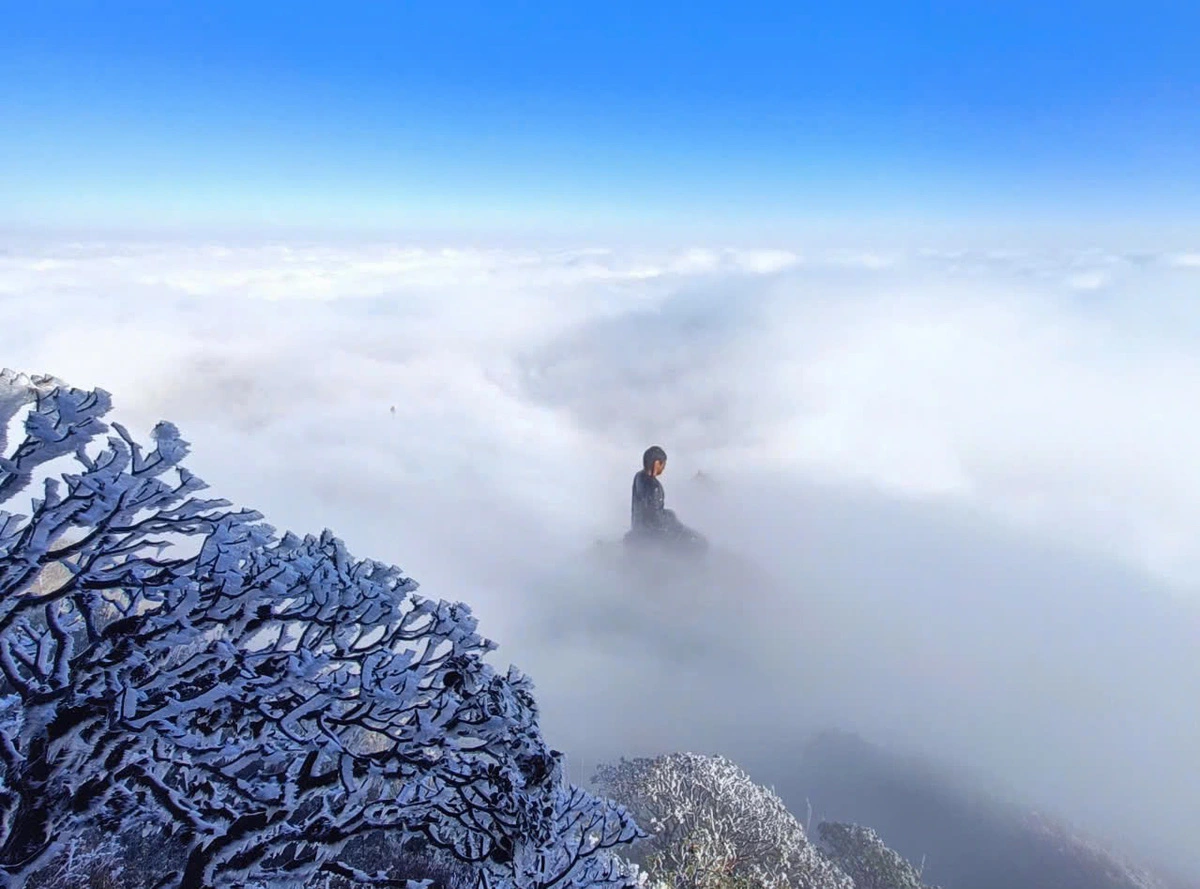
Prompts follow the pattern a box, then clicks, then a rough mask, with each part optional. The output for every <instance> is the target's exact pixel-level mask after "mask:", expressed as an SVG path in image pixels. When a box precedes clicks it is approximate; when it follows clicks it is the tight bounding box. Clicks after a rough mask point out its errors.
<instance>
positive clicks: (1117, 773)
mask: <svg viewBox="0 0 1200 889" xmlns="http://www.w3.org/2000/svg"><path fill="white" fill-rule="evenodd" d="M6 16H7V20H8V22H9V23H10V24H11V27H8V28H7V29H6V30H5V31H4V33H3V34H0V194H2V195H3V196H4V199H3V200H0V231H2V232H3V233H4V234H3V235H2V236H0V305H2V306H3V317H4V318H5V324H4V325H2V326H0V365H3V366H9V367H14V368H16V369H18V370H23V371H28V372H49V373H53V374H55V375H58V376H60V377H62V378H64V379H66V380H67V381H68V382H70V383H71V384H73V385H77V386H81V387H96V386H100V387H103V388H105V389H108V390H109V391H111V392H112V393H113V394H114V397H115V401H116V404H117V414H118V416H119V417H120V418H121V419H123V420H124V421H125V422H127V423H128V425H129V426H130V427H131V428H132V429H133V430H135V431H136V432H137V433H138V434H141V435H144V434H145V433H146V431H148V429H149V428H150V426H151V425H152V424H153V423H154V422H155V421H157V420H159V419H164V418H165V419H170V420H172V421H173V422H175V423H177V424H178V425H179V426H180V428H181V430H182V432H183V434H184V437H185V438H187V439H188V440H189V441H191V442H192V443H193V446H194V451H193V456H192V457H191V458H190V459H189V461H188V464H189V466H190V467H191V468H192V469H193V470H194V471H196V472H197V473H198V474H199V475H200V476H201V477H203V478H205V479H206V480H207V481H209V482H210V483H211V484H212V486H213V489H214V491H215V492H216V493H218V494H220V495H222V496H227V497H230V498H232V499H234V500H235V501H237V502H240V503H244V504H246V505H249V506H253V507H255V508H257V509H260V510H262V511H263V512H264V513H265V514H266V515H267V518H268V520H269V521H271V522H272V523H273V524H275V525H276V526H278V527H280V528H288V529H291V530H294V531H298V532H304V531H317V530H319V529H321V528H324V527H330V528H332V529H333V530H334V531H335V532H336V533H337V534H338V535H339V536H340V537H342V538H343V539H344V540H346V542H347V543H348V545H349V547H350V549H351V551H352V552H354V553H355V554H357V555H364V556H372V557H375V558H381V559H385V560H387V561H390V562H394V563H396V564H399V565H401V566H402V567H403V568H405V569H406V570H407V571H410V572H411V573H412V574H413V576H414V577H415V578H416V579H417V580H418V581H420V582H421V584H422V587H423V589H424V591H425V592H426V593H427V594H429V595H432V596H438V597H445V598H449V599H457V600H462V601H465V602H467V603H469V604H470V605H471V606H472V607H473V608H474V609H475V610H476V612H477V613H478V614H479V615H480V619H481V623H482V627H483V629H484V632H485V633H486V634H487V635H489V636H490V637H492V638H494V639H496V640H497V641H498V642H499V643H500V645H501V649H500V651H499V652H498V659H499V660H501V661H504V662H508V661H511V662H514V663H516V664H518V665H519V666H521V667H522V668H524V669H526V670H527V671H528V672H529V673H530V674H531V675H532V677H533V679H534V680H535V682H536V684H537V687H538V694H539V702H540V703H541V706H542V708H543V717H544V723H545V726H546V731H547V733H548V736H549V737H550V739H551V741H552V743H555V744H556V745H558V746H560V747H562V748H563V749H565V750H567V751H568V752H569V753H570V754H571V756H572V757H573V759H574V760H575V761H580V762H582V763H584V764H586V763H589V762H590V763H594V762H595V760H596V759H597V758H602V757H611V756H615V755H621V754H627V755H633V754H638V753H642V752H657V751H661V750H668V749H688V748H691V749H700V750H705V751H714V752H716V751H719V752H726V753H728V754H729V755H731V756H734V757H735V758H739V759H742V760H744V761H746V762H747V763H752V764H753V767H754V769H755V773H756V777H758V776H761V779H762V780H764V781H766V780H774V781H778V780H779V778H780V777H782V776H785V775H786V771H787V768H788V763H789V757H791V756H794V755H797V750H798V748H799V745H800V744H801V743H802V741H803V740H804V736H805V734H806V733H807V732H809V731H812V730H814V729H820V728H824V727H826V726H830V725H836V726H839V727H843V728H848V729H852V730H859V731H861V732H862V733H863V734H864V735H865V736H866V737H868V738H869V739H871V740H875V741H879V742H881V743H885V744H888V745H892V746H895V747H897V748H901V749H907V750H915V751H920V752H924V753H927V754H929V755H931V756H933V757H935V758H937V759H938V760H939V761H941V762H945V763H947V764H949V765H952V766H954V767H956V768H962V769H966V770H969V771H971V772H973V773H975V774H978V775H980V776H981V780H983V781H985V782H987V783H988V784H989V785H990V786H991V787H992V788H994V789H996V790H998V791H999V792H1002V793H1005V794H1008V795H1011V796H1012V797H1014V798H1017V799H1020V800H1022V801H1025V802H1027V803H1029V804H1030V805H1037V806H1041V807H1045V808H1048V809H1052V810H1055V811H1058V812H1061V813H1062V814H1064V815H1065V816H1067V817H1069V818H1071V819H1073V820H1075V821H1076V822H1078V823H1079V824H1081V825H1083V826H1085V827H1088V828H1089V829H1094V830H1097V831H1100V832H1102V833H1106V834H1108V835H1110V836H1113V837H1115V838H1116V839H1118V840H1120V841H1122V842H1123V843H1126V844H1127V845H1128V846H1129V847H1131V848H1132V849H1133V850H1134V851H1137V852H1140V853H1141V854H1144V855H1146V856H1149V857H1159V858H1162V859H1163V860H1167V861H1169V862H1170V863H1172V864H1174V865H1178V866H1181V867H1185V868H1189V869H1191V870H1192V871H1193V872H1195V873H1200V860H1198V859H1197V857H1196V853H1195V850H1194V842H1193V838H1194V836H1195V835H1196V834H1197V832H1198V831H1200V820H1198V818H1200V816H1198V815H1197V812H1196V810H1195V807H1194V805H1193V802H1194V800H1195V799H1196V798H1198V797H1200V784H1197V778H1196V771H1195V769H1194V767H1193V761H1194V751H1195V750H1196V749H1197V747H1198V742H1200V736H1198V735H1197V732H1198V728H1197V720H1195V719H1194V717H1193V713H1194V711H1193V709H1192V708H1193V707H1194V703H1195V701H1196V700H1197V699H1198V695H1197V692H1200V665H1198V664H1197V662H1196V660H1195V658H1194V657H1193V649H1194V644H1193V640H1194V639H1195V630H1196V629H1197V627H1196V611H1195V607H1196V604H1197V602H1198V601H1200V597H1198V591H1200V561H1198V560H1197V558H1196V555H1195V547H1194V545H1193V534H1194V529H1195V528H1196V527H1197V524H1198V523H1200V470H1198V469H1197V465H1198V464H1197V462H1196V460H1195V458H1194V455H1195V454H1196V453H1198V452H1200V422H1197V421H1196V419H1195V412H1194V411H1193V410H1192V405H1194V404H1196V403H1197V399H1198V398H1200V358H1198V357H1197V356H1200V306H1198V305H1197V304H1196V301H1195V298H1194V297H1195V293H1196V288H1197V285H1198V283H1200V227H1198V224H1197V222H1196V216H1195V208H1196V206H1197V201H1196V198H1197V188H1198V185H1197V183H1198V182H1200V180H1198V179H1197V177H1196V176H1195V175H1194V174H1195V170H1196V169H1200V166H1198V165H1197V161H1198V160H1200V147H1198V146H1200V139H1198V138H1197V137H1198V136H1200V132H1198V131H1200V120H1198V117H1197V114H1196V112H1195V108H1196V107H1197V106H1196V104H1195V102H1194V99H1195V96H1196V93H1197V87H1198V86H1200V59H1198V55H1197V54H1196V53H1194V52H1193V51H1192V49H1193V46H1192V42H1193V38H1192V37H1191V36H1190V35H1192V34H1194V33H1196V32H1197V28H1196V25H1197V24H1200V18H1198V16H1200V13H1197V12H1194V11H1189V10H1186V9H1182V8H1178V7H1170V8H1168V7H1166V6H1165V5H1164V6H1163V7H1162V8H1156V7H1155V5H1154V4H1149V5H1147V4H1140V5H1139V6H1137V7H1136V8H1135V7H1132V6H1129V7H1128V8H1120V7H1118V6H1116V5H1106V6H1101V7H1097V6H1096V5H1090V6H1088V7H1084V6H1082V5H1078V6H1074V5H1065V6H1062V5H1060V6H1058V7H1056V8H1055V9H1053V10H1049V9H1045V8H1042V7H1040V6H1037V5H1034V4H1032V3H1028V4H1027V3H1016V4H1007V5H1005V6H1004V7H1003V8H1002V9H1001V8H1000V7H996V8H995V9H988V10H976V11H974V12H970V13H968V12H965V11H957V12H949V11H942V12H940V13H937V14H935V13H933V12H917V11H914V10H912V9H909V8H903V7H902V6H901V5H900V4H893V5H888V4H881V3H879V4H870V5H865V6H863V5H860V6H859V7H850V6H842V7H839V8H838V9H837V10H836V11H835V10H823V11H812V10H809V11H796V10H795V9H793V8H792V6H791V5H784V4H779V5H778V6H771V5H764V4H750V5H745V4H743V5H741V6H738V7H736V8H735V7H732V6H730V7H727V8H726V7H721V6H718V5H715V4H700V5H696V4H693V5H691V6H688V7H686V9H685V8H684V7H682V6H681V7H678V8H671V7H670V6H667V5H661V6H658V7H656V8H655V9H653V10H647V9H644V8H638V7H634V6H632V5H629V6H622V5H621V4H616V5H614V4H606V5H604V6H600V5H590V6H589V5H587V4H571V5H570V7H569V9H568V8H566V7H563V8H555V9H554V10H534V9H525V10H523V11H518V10H516V9H509V10H503V11H501V10H500V9H499V7H496V6H495V5H492V4H488V5H485V4H457V5H448V4H436V5H435V4H417V5H410V6H408V7H405V9H404V11H399V10H398V8H388V9H385V8H384V7H383V6H380V5H368V4H350V5H343V6H341V7H339V8H338V10H337V11H336V12H333V11H330V10H328V9H318V8H316V7H315V6H314V7H307V8H306V7H304V6H295V5H291V6H287V7H284V6H283V5H282V4H266V3H245V4H236V5H235V4H232V3H228V4H226V3H213V4H205V6H204V8H203V10H202V11H201V10H199V9H191V10H184V9H176V10H173V11H169V12H168V11H161V10H160V11H156V12H153V13H151V12H149V11H147V9H146V8H145V7H142V6H135V5H131V4H105V5H104V6H103V7H101V6H98V5H93V4H86V3H78V2H77V3H66V2H62V3H54V2H50V3H45V4H39V5H36V6H32V5H27V6H24V7H21V8H19V9H13V10H11V11H8V12H7V13H6ZM650 443H660V444H662V445H664V446H665V447H666V448H667V450H668V452H669V454H670V455H671V460H670V466H669V470H668V475H667V477H666V479H665V483H666V487H667V496H668V501H669V504H670V505H673V506H675V507H676V508H678V509H679V511H680V513H681V515H682V516H683V517H684V519H685V520H686V521H688V522H689V523H691V524H694V525H696V526H697V527H699V528H700V529H701V530H703V531H704V532H705V533H706V534H708V536H709V537H710V538H712V539H713V541H714V542H715V543H717V544H718V545H719V546H720V547H721V550H722V552H723V553H724V555H723V556H722V558H723V559H725V561H722V562H721V563H720V564H721V568H722V571H723V572H724V573H723V574H722V575H721V583H719V584H718V583H715V582H705V583H701V584H698V585H697V586H696V588H692V587H691V586H689V585H687V584H685V583H682V582H678V583H676V584H674V585H673V586H668V587H666V588H664V589H663V590H647V589H645V588H643V587H639V586H638V584H637V583H630V582H629V581H628V578H626V577H623V576H621V575H619V574H614V573H613V571H612V570H611V566H608V567H606V566H605V565H603V564H602V563H597V562H596V561H595V560H594V559H593V558H592V555H593V553H592V552H591V545H592V544H593V542H594V541H595V540H597V539H611V538H613V537H616V536H619V534H620V533H621V532H622V531H623V530H624V527H625V523H626V522H627V520H628V485H629V481H630V477H631V476H632V473H633V471H634V470H635V469H636V467H637V461H638V456H639V455H640V453H641V451H642V449H643V448H644V447H645V446H646V445H648V444H650ZM698 470H703V471H704V472H705V473H706V474H707V475H709V476H710V478H711V479H712V486H704V485H700V484H696V483H693V482H692V481H691V477H692V476H693V475H694V474H695V472H696V471H698ZM736 565H742V566H745V575H744V577H745V578H746V583H745V584H744V587H741V588H740V587H739V584H738V583H737V578H739V577H741V576H742V575H737V574H734V573H733V571H734V566H736ZM659 592H661V595H660V596H658V597H657V598H655V597H654V596H653V595H649V593H659ZM738 609H740V610H742V611H744V612H745V615H744V617H741V618H737V619H735V618H733V617H732V616H731V615H733V613H734V611H735V610H738Z"/></svg>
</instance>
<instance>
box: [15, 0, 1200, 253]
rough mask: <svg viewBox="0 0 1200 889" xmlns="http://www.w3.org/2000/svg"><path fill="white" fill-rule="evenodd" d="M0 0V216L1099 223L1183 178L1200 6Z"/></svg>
mask: <svg viewBox="0 0 1200 889" xmlns="http://www.w3.org/2000/svg"><path fill="white" fill-rule="evenodd" d="M1047 7H1050V8H1047ZM4 20H5V28H4V29H3V30H0V193H2V194H4V195H5V198H4V199H3V200H2V201H0V224H3V225H6V226H10V227H11V226H22V225H36V226H42V227H85V228H86V227H95V228H104V227H133V228H149V229H154V228H159V229H164V230H165V229H182V230H186V229H189V228H197V229H199V228H213V227H215V228H221V227H232V228H239V229H243V230H255V229H262V230H268V231H269V230H275V229H288V228H298V227H308V228H317V229H320V228H326V229H331V230H336V229H377V230H388V229H395V228H405V229H409V230H420V229H421V228H422V227H424V228H427V229H429V230H431V231H432V230H447V231H449V230H455V229H459V230H464V231H469V230H480V231H482V230H491V231H504V230H511V231H528V232H537V231H539V230H540V231H545V232H561V231H574V230H577V231H580V232H600V231H617V230H639V231H649V230H654V229H660V230H676V231H679V232H694V233H698V234H699V233H708V234H715V233H720V234H724V235H734V234H737V233H739V232H743V233H757V234H761V233H772V232H773V233H785V232H790V231H799V230H801V229H803V228H804V227H805V226H814V225H815V226H818V227H819V226H822V225H862V226H870V225H877V226H880V227H883V228H885V229H886V228H888V227H889V226H891V227H906V226H909V227H911V226H921V225H942V226H951V227H953V226H972V225H989V224H995V225H997V226H1004V225H1009V226H1017V227H1020V226H1026V225H1028V226H1037V225H1043V224H1048V223H1054V224H1061V225H1065V226H1068V227H1069V226H1079V227H1084V228H1088V227H1093V228H1097V229H1102V228H1104V227H1106V226H1125V227H1131V226H1132V227H1134V228H1136V227H1138V226H1143V227H1155V226H1168V227H1169V226H1173V225H1174V226H1184V227H1186V226H1188V225H1189V224H1190V222H1191V217H1193V216H1194V215H1195V209H1196V207H1197V206H1200V200H1198V199H1200V185H1198V183H1200V176H1198V175H1197V173H1198V171H1200V110H1198V109H1200V37H1198V36H1197V35H1200V9H1197V8H1196V5H1195V4H1184V3H1179V4H1175V5H1165V4H1155V3H1140V4H1136V5H1135V4H1113V3H1088V4H1083V3H1059V4H1045V3H1029V2H1023V0H1021V2H1009V3H986V4H985V3H971V4H968V3H958V4H946V5H944V6H938V5H930V4H917V3H905V4H902V3H858V4H848V3H846V4H834V3H829V4H821V5H815V4H814V5H809V4H800V3H740V4H717V3H711V2H694V3H690V4H662V3H659V4H650V3H623V2H608V3H585V2H573V3H561V4H560V3H540V4H534V3H486V4H485V3H461V2H437V3H432V2H429V3H424V2H418V3H398V2H396V3H382V2H375V3H356V2H345V3H338V4H332V3H326V4H306V3H263V2H241V3H226V2H207V3H186V4H182V3H181V4H167V3H148V2H147V3H139V4H133V3H99V2H88V3H85V2H69V3H68V2H54V0H47V2H40V3H20V4H17V3H10V4H7V5H6V8H5V10H4Z"/></svg>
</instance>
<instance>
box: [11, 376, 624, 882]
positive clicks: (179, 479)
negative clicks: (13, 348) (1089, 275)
mask: <svg viewBox="0 0 1200 889" xmlns="http://www.w3.org/2000/svg"><path fill="white" fill-rule="evenodd" d="M109 409H110V398H109V396H108V394H107V393H105V392H103V391H99V390H98V391H95V392H87V391H81V390H77V389H72V388H69V387H67V386H65V385H64V384H61V383H60V382H59V381H57V380H53V379H51V378H45V377H43V378H35V379H30V378H28V377H25V376H22V375H18V374H15V373H13V372H11V371H5V372H4V373H3V374H2V375H0V506H3V507H5V508H8V507H9V505H10V504H11V503H12V502H13V501H14V500H15V499H16V498H17V497H18V496H19V495H20V494H21V492H23V491H24V490H26V489H27V488H28V487H29V486H30V485H31V484H32V483H33V482H34V480H35V478H37V479H39V480H40V483H41V488H42V494H41V496H40V497H35V498H32V499H31V500H29V501H27V504H28V510H27V513H25V514H15V513H10V512H6V511H2V510H0V674H2V676H3V680H4V683H3V684H4V688H2V689H0V692H4V693H6V694H7V695H8V696H9V697H8V698H7V699H6V701H5V703H4V704H3V705H2V706H0V885H4V886H7V887H20V886H22V885H23V883H24V881H25V879H26V878H27V877H28V875H29V874H30V873H32V872H34V871H35V870H36V869H37V868H38V867H39V866H40V865H42V864H43V863H45V862H46V861H48V860H50V859H51V858H52V857H54V855H55V853H57V852H59V851H60V850H62V849H63V848H64V844H66V843H69V842H70V840H71V839H72V838H73V837H75V836H78V835H79V832H80V831H81V829H82V828H83V827H85V826H86V825H89V824H101V825H103V824H113V825H116V824H120V825H121V826H122V827H124V828H126V829H129V828H130V827H131V826H137V827H140V828H142V829H144V830H148V831H165V832H166V833H167V834H168V835H170V836H171V837H173V838H174V839H175V840H176V841H178V842H179V843H180V844H181V846H182V848H183V849H184V850H186V851H185V854H184V859H183V861H182V862H181V865H180V867H179V869H178V871H179V872H178V873H176V874H174V875H173V876H172V878H171V879H170V881H169V882H170V883H171V884H174V885H177V886H180V887H201V886H249V885H256V884H259V885H273V886H301V885H304V884H305V882H306V881H308V880H310V879H312V878H314V877H317V876H319V875H322V874H326V875H327V874H337V875H342V876H349V877H352V878H354V879H355V880H357V881H359V882H375V883H377V884H381V885H395V884H396V882H395V881H394V880H392V879H391V878H390V877H388V876H387V875H386V874H384V873H376V874H367V873H364V872H362V871H360V870H357V869H355V868H353V867H351V866H350V865H349V864H348V863H347V861H346V860H345V859H344V857H343V855H342V852H343V850H344V848H345V846H346V844H347V843H348V842H349V841H351V840H353V839H355V838H357V837H361V836H363V835H365V834H368V833H371V832H374V831H379V830H386V831H392V832H395V833H397V834H400V835H416V836H420V837H423V838H424V839H425V840H426V841H427V842H428V843H429V844H431V845H432V846H433V847H435V848H437V849H441V850H443V851H444V852H446V853H448V854H450V855H451V856H453V857H454V858H455V859H457V860H459V861H462V862H467V863H471V864H474V865H477V866H478V871H479V874H480V876H481V878H484V879H485V880H486V881H487V882H488V883H489V884H490V885H499V886H513V887H518V889H525V887H530V889H533V887H542V886H549V885H554V886H556V887H558V886H561V887H563V889H570V887H584V886H594V885H603V884H612V885H627V884H629V883H630V881H631V880H632V879H633V876H632V875H631V873H630V872H629V871H628V870H627V868H626V867H625V866H624V864H623V863H622V862H621V861H620V859H619V858H616V857H614V856H612V855H611V854H610V852H609V850H611V849H612V848H613V847H615V846H618V845H620V844H623V843H628V842H630V841H632V840H633V839H635V838H636V837H637V836H638V835H639V831H638V829H637V827H636V825H635V824H634V823H633V821H632V820H631V818H630V817H629V815H628V814H627V813H626V812H625V810H624V809H622V808H621V807H620V806H618V805H616V804H614V803H611V802H609V801H606V800H601V799H598V798H597V797H595V796H592V795H591V794H588V793H586V792H584V791H582V790H581V789H579V788H577V787H574V786H571V785H569V784H568V783H567V782H566V781H565V780H564V777H563V774H562V769H561V762H560V759H561V757H560V755H559V754H558V753H557V751H553V750H550V749H548V747H547V746H546V744H545V743H544V740H543V739H542V737H541V734H540V730H539V728H538V722H537V716H538V714H537V707H536V704H535V701H534V698H533V694H532V688H531V685H530V683H529V682H528V680H527V679H526V678H525V677H524V676H522V675H521V674H520V673H519V672H517V671H516V670H515V669H513V668H510V669H509V670H508V671H507V673H498V672H497V671H495V670H494V669H493V668H492V667H491V666H490V665H489V664H487V663H485V661H484V659H483V658H484V655H485V654H486V653H487V652H488V651H489V650H491V649H492V648H493V647H494V645H493V643H491V642H490V641H489V640H486V639H484V638H482V637H481V636H479V635H478V634H477V633H476V622H475V619H474V617H473V616H472V615H471V612H470V610H469V609H468V608H467V607H466V606H465V605H462V604H461V603H459V604H452V603H447V602H444V601H433V600H429V599H425V598H423V597H421V596H419V595H417V594H416V593H415V590H416V584H415V583H414V582H413V581H412V580H410V579H409V578H406V577H404V576H403V575H402V574H401V572H400V571H399V569H397V568H395V567H392V566H388V565H384V564H381V563H378V562H374V561H371V560H367V559H356V558H354V557H352V556H351V555H350V554H349V553H348V552H347V551H346V548H345V547H344V545H343V544H342V542H341V541H339V540H338V539H336V538H335V537H334V536H333V535H331V534H330V533H329V532H325V533H323V534H321V535H320V536H307V537H304V538H300V537H297V536H295V535H291V534H285V535H283V536H279V535H277V534H276V533H275V531H274V530H273V529H272V528H271V527H270V526H268V525H266V524H265V523H263V521H262V519H261V516H260V515H258V514H257V513H254V512H251V511H247V510H236V509H234V508H232V507H231V506H230V504H229V503H227V502H226V501H223V500H214V499H203V498H200V497H198V496H197V494H198V492H200V491H201V490H202V489H203V488H204V487H205V485H204V484H203V483H202V482H201V481H200V480H199V479H197V478H196V477H195V476H193V475H192V474H191V473H190V472H188V471H187V470H186V469H184V468H183V467H182V466H181V465H180V461H181V460H182V459H183V457H184V456H185V454H186V452H187V445H186V443H185V442H184V441H183V440H182V439H181V438H180V437H179V434H178V431H177V430H176V429H175V428H174V427H173V426H172V425H170V424H167V423H161V424H159V425H158V426H157V427H156V428H155V429H154V432H153V441H154V447H153V449H152V450H150V451H148V452H147V451H145V450H144V449H143V448H142V447H140V446H139V445H138V444H137V443H136V442H135V441H134V440H133V438H132V437H131V436H130V435H129V434H128V433H127V432H126V430H125V429H123V428H122V427H121V426H119V425H117V424H115V423H114V424H112V432H113V433H114V434H111V435H109V436H108V437H107V439H106V441H101V440H100V439H99V437H100V436H101V434H102V433H104V432H107V431H109V427H108V426H107V425H106V424H105V423H103V422H102V420H101V417H102V416H103V415H104V414H106V413H107V412H108V410H109ZM23 411H24V412H26V416H25V417H24V418H23V427H24V436H23V439H22V440H21V441H20V442H19V443H18V444H16V445H15V447H13V448H12V449H11V450H10V449H9V447H8V443H7V441H6V439H5V438H4V437H3V433H4V432H6V431H7V430H8V428H9V427H10V425H13V418H14V417H18V418H19V415H20V413H21V412H23ZM59 464H66V465H65V467H60V466H59Z"/></svg>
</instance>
